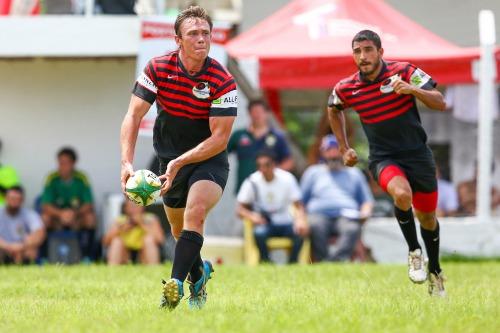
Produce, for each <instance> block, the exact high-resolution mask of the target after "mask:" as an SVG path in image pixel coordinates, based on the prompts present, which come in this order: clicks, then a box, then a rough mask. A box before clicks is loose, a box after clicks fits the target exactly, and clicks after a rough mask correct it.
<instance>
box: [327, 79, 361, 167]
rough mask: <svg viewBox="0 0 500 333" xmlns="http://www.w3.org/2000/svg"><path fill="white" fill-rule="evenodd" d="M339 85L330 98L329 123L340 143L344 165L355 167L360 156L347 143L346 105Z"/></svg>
mask: <svg viewBox="0 0 500 333" xmlns="http://www.w3.org/2000/svg"><path fill="white" fill-rule="evenodd" d="M338 86H339V84H337V86H336V87H335V88H333V91H332V93H331V95H330V97H328V108H327V114H328V121H329V122H330V127H331V129H332V131H333V134H335V137H336V138H337V142H338V143H339V149H340V152H341V153H342V158H343V160H344V164H345V165H347V166H354V165H355V164H356V163H358V156H357V154H356V152H355V151H354V149H352V148H351V147H349V142H347V134H346V126H345V116H344V112H343V111H342V110H343V109H344V108H345V107H346V105H345V103H344V101H343V100H342V98H341V97H340V95H339V92H338V91H337V89H338Z"/></svg>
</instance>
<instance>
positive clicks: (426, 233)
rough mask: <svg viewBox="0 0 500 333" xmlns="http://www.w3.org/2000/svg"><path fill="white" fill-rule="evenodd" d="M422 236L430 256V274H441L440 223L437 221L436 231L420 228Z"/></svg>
mask: <svg viewBox="0 0 500 333" xmlns="http://www.w3.org/2000/svg"><path fill="white" fill-rule="evenodd" d="M420 234H421V235H422V238H423V240H424V244H425V248H426V250H427V255H428V256H429V272H431V273H441V267H440V266H439V222H438V221H437V220H436V229H434V230H426V229H424V228H422V226H420Z"/></svg>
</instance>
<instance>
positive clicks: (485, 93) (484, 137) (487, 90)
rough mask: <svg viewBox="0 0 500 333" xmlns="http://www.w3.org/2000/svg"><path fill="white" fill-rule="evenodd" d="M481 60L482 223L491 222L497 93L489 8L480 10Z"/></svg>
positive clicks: (479, 170)
mask: <svg viewBox="0 0 500 333" xmlns="http://www.w3.org/2000/svg"><path fill="white" fill-rule="evenodd" d="M479 37H480V41H481V62H480V71H479V121H478V141H477V142H478V149H477V153H478V155H477V163H478V165H477V170H476V172H477V192H476V198H477V201H476V202H477V206H476V215H477V217H478V220H479V221H481V222H489V221H491V208H490V207H491V183H492V176H491V173H492V168H491V165H492V151H493V105H492V103H493V101H494V94H495V73H496V68H495V65H496V64H495V55H494V47H495V39H496V38H495V17H494V15H493V12H492V11H490V10H481V11H480V12H479Z"/></svg>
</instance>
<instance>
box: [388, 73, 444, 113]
mask: <svg viewBox="0 0 500 333" xmlns="http://www.w3.org/2000/svg"><path fill="white" fill-rule="evenodd" d="M407 73H408V74H406V75H403V77H402V78H401V79H397V80H395V81H394V82H393V84H392V86H393V88H394V92H395V93H397V94H406V95H413V96H415V97H416V98H418V99H419V100H420V101H421V102H422V103H424V104H425V106H427V107H428V108H430V109H435V110H439V111H444V110H445V109H446V103H445V101H444V97H443V95H442V94H441V92H439V91H438V90H437V89H436V85H437V84H436V82H434V80H433V79H432V78H431V77H430V75H428V74H427V73H425V72H424V71H423V70H421V69H420V68H417V67H415V66H413V65H411V64H409V65H408V67H407Z"/></svg>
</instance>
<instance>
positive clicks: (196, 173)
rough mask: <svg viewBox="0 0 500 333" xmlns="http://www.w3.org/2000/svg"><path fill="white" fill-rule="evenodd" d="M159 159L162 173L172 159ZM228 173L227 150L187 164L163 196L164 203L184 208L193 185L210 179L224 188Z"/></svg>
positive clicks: (172, 206)
mask: <svg viewBox="0 0 500 333" xmlns="http://www.w3.org/2000/svg"><path fill="white" fill-rule="evenodd" d="M159 161H160V175H162V174H164V173H165V171H166V170H167V164H168V162H170V160H166V159H161V158H160V159H159ZM228 175H229V162H228V160H227V153H225V152H224V153H220V154H218V155H215V156H214V157H211V158H209V159H208V160H206V161H202V162H198V163H193V164H188V165H185V166H183V167H182V168H181V169H180V170H179V172H178V173H177V175H176V176H175V178H174V181H173V183H172V187H171V188H170V189H169V190H168V192H167V193H166V194H165V195H164V196H163V203H164V204H165V205H166V206H168V207H171V208H184V207H186V201H187V196H188V192H189V189H190V188H191V185H193V184H194V183H195V182H197V181H199V180H210V181H213V182H214V183H216V184H217V185H219V186H220V187H221V188H222V190H224V188H225V187H226V182H227V177H228Z"/></svg>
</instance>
